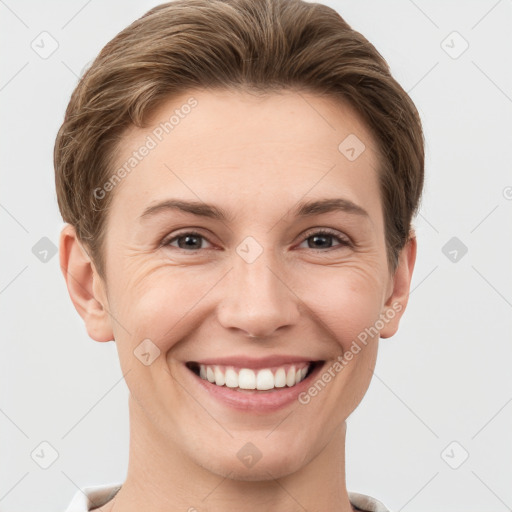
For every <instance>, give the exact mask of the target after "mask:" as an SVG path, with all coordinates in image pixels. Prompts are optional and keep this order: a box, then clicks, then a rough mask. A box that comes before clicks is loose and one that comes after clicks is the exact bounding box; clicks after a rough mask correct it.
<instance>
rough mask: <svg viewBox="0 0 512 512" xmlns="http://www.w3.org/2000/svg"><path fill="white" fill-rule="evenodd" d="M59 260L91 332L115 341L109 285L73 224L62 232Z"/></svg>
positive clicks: (104, 338) (73, 298) (65, 227)
mask: <svg viewBox="0 0 512 512" xmlns="http://www.w3.org/2000/svg"><path fill="white" fill-rule="evenodd" d="M59 259H60V268H61V270H62V274H63V275H64V279H65V281H66V286H67V288H68V292H69V296H70V297H71V301H72V302H73V305H74V306H75V309H76V310H77V311H78V314H79V315H80V316H81V317H82V318H83V320H84V322H85V327H86V329H87V333H88V334H89V336H90V337H91V338H92V339H94V340H96V341H112V340H113V339H114V334H113V331H112V327H111V322H110V315H109V313H108V300H107V294H106V286H105V283H104V282H103V280H102V279H101V278H100V277H99V275H98V273H97V271H96V269H95V267H94V264H93V262H92V261H91V258H90V257H89V255H88V254H87V251H86V250H85V249H84V248H83V246H82V244H81V243H80V241H79V240H78V238H77V235H76V231H75V228H74V226H72V225H71V224H66V225H65V226H64V228H63V229H62V231H61V233H60V240H59Z"/></svg>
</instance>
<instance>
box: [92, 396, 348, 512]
mask: <svg viewBox="0 0 512 512" xmlns="http://www.w3.org/2000/svg"><path fill="white" fill-rule="evenodd" d="M130 425H131V431H130V453H129V464H128V473H127V478H126V480H125V482H124V483H123V486H122V487H121V490H120V491H119V492H118V493H117V495H116V496H115V498H114V499H113V500H112V501H111V502H109V503H108V504H106V505H105V506H103V507H101V511H102V512H103V511H104V512H135V511H139V510H152V511H153V512H178V511H179V512H183V510H189V511H191V512H193V511H195V512H201V511H202V510H208V511H209V512H235V511H236V512H238V511H239V510H240V504H241V503H243V508H244V512H260V511H261V510H262V508H267V509H268V508H269V504H272V511H273V512H298V511H301V512H302V511H303V510H333V511H339V512H353V510H354V509H353V508H352V506H351V504H350V501H349V498H348V493H347V490H346V484H345V435H346V423H345V422H343V423H342V424H341V425H340V426H339V428H337V429H336V430H335V432H334V435H333V436H332V437H331V439H330V440H329V442H328V443H327V444H326V446H325V447H324V448H323V450H322V451H321V452H320V453H318V455H317V456H316V457H314V458H313V459H312V460H309V461H307V462H306V463H305V464H304V465H303V466H302V467H301V468H300V470H298V471H296V472H294V473H291V474H288V475H286V476H283V477H280V478H273V477H272V468H269V470H268V471H266V474H267V475H268V478H264V479H259V480H251V481H247V480H236V479H233V478H229V474H230V473H231V472H228V473H227V474H226V475H224V474H221V473H220V472H219V474H216V473H213V472H211V471H208V470H207V469H205V468H203V467H201V466H199V465H198V464H196V463H195V462H194V461H192V460H191V459H190V458H189V457H187V454H186V453H184V452H183V451H182V450H181V449H180V446H179V443H176V444H175V443H173V440H172V439H168V438H163V437H162V434H161V433H160V432H159V431H158V430H157V429H155V427H154V425H153V424H152V422H151V421H150V420H149V419H148V418H147V416H146V415H145V413H144V411H142V409H141V408H140V406H139V405H138V404H137V402H136V401H135V400H134V399H133V398H132V395H131V394H130Z"/></svg>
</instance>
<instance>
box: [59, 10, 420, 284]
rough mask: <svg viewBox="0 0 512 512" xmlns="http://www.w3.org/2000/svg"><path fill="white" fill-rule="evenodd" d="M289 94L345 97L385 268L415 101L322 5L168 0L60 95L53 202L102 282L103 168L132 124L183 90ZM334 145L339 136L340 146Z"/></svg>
mask: <svg viewBox="0 0 512 512" xmlns="http://www.w3.org/2000/svg"><path fill="white" fill-rule="evenodd" d="M214 88H225V89H237V90H248V91H249V90H250V91H256V92H260V93H269V92H273V91H279V90H286V89H293V90H303V91H307V92H313V93H317V94H319V95H327V96H329V97H332V98H335V99H339V100H344V101H348V103H350V105H351V106H352V107H354V108H355V109H356V111H357V112H358V113H359V115H360V116H361V118H362V120H363V121H364V122H365V123H366V126H367V127H368V128H369V129H370V132H371V133H372V134H373V136H374V137H375V140H376V141H377V144H378V152H379V153H380V157H381V163H380V167H381V168H380V169H379V186H380V192H381V198H382V204H383V216H384V222H385V238H386V250H387V261H388V265H389V268H390V269H391V270H392V271H393V272H394V271H395V270H396V266H397V262H398V254H399V252H400V250H401V249H402V248H403V247H404V245H405V244H406V242H407V241H408V239H409V237H410V230H411V220H412V217H413V216H414V215H415V214H416V212H417V209H418V206H419V201H420V197H421V194H422V189H423V175H424V138H423V131H422V126H421V121H420V117H419V114H418V111H417V110H416V108H415V106H414V103H413V102H412V100H411V99H410V97H409V96H408V94H407V93H406V92H405V91H404V89H403V88H402V87H401V86H400V85H399V84H398V82H397V81H396V80H395V79H394V78H393V77H392V76H391V73H390V70H389V66H388V64H387V63H386V61H385V60H384V58H383V57H382V56H381V54H380V53H379V52H378V51H377V50H376V49H375V47H374V46H373V45H372V44H371V43H370V42H369V41H368V40H367V39H366V38H365V37H364V36H362V35H361V34H360V33H359V32H357V31H355V30H353V29H352V28H351V27H350V26H349V25H348V24H347V23H346V22H345V21H344V20H343V18H342V17H341V16H340V15H339V14H338V13H337V12H336V11H335V10H333V9H331V8H330V7H327V6H325V5H322V4H318V3H310V2H306V1H303V0H175V1H172V2H169V3H165V4H162V5H159V6H157V7H154V8H153V9H151V10H150V11H148V12H147V13H146V14H145V15H143V16H142V17H141V18H139V19H137V20H136V21H135V22H133V23H132V24H131V25H129V26H128V27H127V28H125V29H124V30H123V31H121V32H120V33H119V34H118V35H117V36H116V37H114V39H112V40H111V41H110V42H109V43H108V44H107V45H106V46H105V47H104V48H103V49H102V51H101V52H100V54H99V55H98V56H97V57H96V59H95V60H94V62H93V63H92V65H91V66H90V68H89V69H88V70H87V71H86V73H85V74H84V75H83V77H82V78H81V80H80V82H79V84H78V85H77V87H76V89H75V90H74V91H73V93H72V95H71V99H70V102H69V105H68V107H67V109H66V113H65V118H64V122H63V124H62V126H61V128H60V130H59V132H58V134H57V138H56V142H55V148H54V164H55V183H56V192H57V200H58V205H59V209H60V211H61V214H62V217H63V219H64V221H65V222H68V223H70V224H72V225H73V226H74V227H75V229H76V232H77V236H78V238H79V239H80V240H81V241H82V242H83V243H84V245H85V246H86V247H87V248H88V250H89V251H90V254H91V258H92V260H93V261H94V263H95V266H96V269H97V271H98V273H99V275H100V276H101V277H102V278H106V275H105V270H106V269H105V259H104V254H103V251H102V246H103V240H104V238H105V224H106V222H105V220H106V215H107V213H108V207H109V205H110V203H111V201H112V195H113V194H108V195H107V196H106V197H105V198H103V199H101V200H98V198H97V197H96V196H95V194H94V193H93V191H94V190H95V189H96V188H97V187H100V186H101V185H102V184H103V183H105V182H106V181H107V180H108V178H109V176H111V175H112V170H113V169H112V165H113V163H114V160H115V154H116V151H115V149H116V147H117V144H118V143H119V141H120V140H121V137H122V134H123V133H124V132H125V130H126V129H127V128H128V127H130V126H131V125H135V126H137V127H140V128H143V127H145V124H144V123H145V121H146V120H147V118H148V116H149V115H150V113H151V112H153V111H154V110H155V109H156V108H158V106H159V105H161V104H162V103H163V102H164V101H168V100H169V98H170V97H172V96H174V95H180V94H183V93H186V92H187V91H190V90H194V89H196V90H197V89H206V90H207V89H214ZM340 142H341V141H340Z"/></svg>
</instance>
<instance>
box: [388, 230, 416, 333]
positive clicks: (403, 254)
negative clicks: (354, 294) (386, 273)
mask: <svg viewBox="0 0 512 512" xmlns="http://www.w3.org/2000/svg"><path fill="white" fill-rule="evenodd" d="M415 263H416V234H415V233H414V231H411V234H410V235H409V240H408V242H407V243H406V244H405V246H404V247H403V249H402V250H401V251H400V254H399V256H398V266H397V268H396V271H395V273H394V275H393V276H390V281H389V286H388V290H387V293H388V298H387V300H386V302H385V304H384V309H383V311H382V313H381V319H382V320H383V322H384V324H385V325H384V327H383V328H382V329H381V331H380V337H381V338H390V337H391V336H393V335H394V334H396V332H397V331H398V324H399V323H400V318H402V315H403V314H404V311H405V308H406V307H407V302H408V300H409V290H410V287H411V280H412V272H413V270H414V264H415Z"/></svg>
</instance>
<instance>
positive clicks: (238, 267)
mask: <svg viewBox="0 0 512 512" xmlns="http://www.w3.org/2000/svg"><path fill="white" fill-rule="evenodd" d="M222 293H223V298H222V300H221V302H220V304H219V306H218V320H219V322H220V323H221V325H222V326H223V327H224V328H225V329H229V330H232V331H234V330H238V331H242V332H243V333H244V334H245V335H246V336H249V337H251V338H256V337H257V338H267V337H272V336H273V335H274V336H275V334H274V333H275V332H276V331H278V330H280V332H279V334H281V331H282V330H285V329H286V330H289V329H290V328H291V326H293V325H296V324H297V323H298V320H299V317H300V299H299V298H298V297H297V295H296V294H295V293H294V292H293V290H292V289H291V285H290V283H288V282H287V278H286V272H285V271H284V270H283V267H282V265H281V264H279V262H277V261H276V260H275V258H273V257H272V253H271V251H267V250H264V251H263V253H262V254H260V256H259V257H258V258H257V259H256V260H255V261H253V262H252V263H249V262H247V261H245V260H244V259H243V258H241V257H238V256H237V255H235V257H234V264H233V268H232V269H231V271H230V272H229V273H228V275H227V276H226V278H225V282H224V287H223V289H222Z"/></svg>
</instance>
